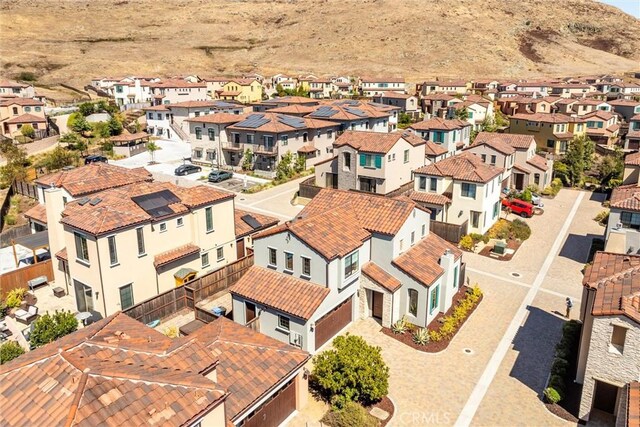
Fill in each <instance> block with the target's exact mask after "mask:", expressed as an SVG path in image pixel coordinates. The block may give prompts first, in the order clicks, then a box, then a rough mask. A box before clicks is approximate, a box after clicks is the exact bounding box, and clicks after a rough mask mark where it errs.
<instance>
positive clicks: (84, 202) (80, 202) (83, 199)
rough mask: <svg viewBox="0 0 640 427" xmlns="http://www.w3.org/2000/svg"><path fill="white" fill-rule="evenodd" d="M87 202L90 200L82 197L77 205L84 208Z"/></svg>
mask: <svg viewBox="0 0 640 427" xmlns="http://www.w3.org/2000/svg"><path fill="white" fill-rule="evenodd" d="M89 200H90V199H89V198H88V197H83V198H82V199H80V200H78V204H79V205H80V206H84V205H86V204H87V203H88V202H89Z"/></svg>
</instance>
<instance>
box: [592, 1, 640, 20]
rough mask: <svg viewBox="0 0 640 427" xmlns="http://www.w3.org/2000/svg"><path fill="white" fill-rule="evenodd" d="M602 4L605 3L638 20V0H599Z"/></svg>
mask: <svg viewBox="0 0 640 427" xmlns="http://www.w3.org/2000/svg"><path fill="white" fill-rule="evenodd" d="M600 1H601V2H602V3H607V4H610V5H612V6H615V7H617V8H619V9H622V10H623V11H624V12H627V13H628V14H629V15H632V16H635V17H636V18H639V19H640V1H638V0H600Z"/></svg>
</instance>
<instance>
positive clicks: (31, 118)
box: [3, 113, 47, 124]
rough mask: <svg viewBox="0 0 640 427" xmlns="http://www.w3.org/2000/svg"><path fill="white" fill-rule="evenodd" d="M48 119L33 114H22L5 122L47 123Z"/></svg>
mask: <svg viewBox="0 0 640 427" xmlns="http://www.w3.org/2000/svg"><path fill="white" fill-rule="evenodd" d="M46 121H47V119H45V118H44V117H40V116H35V115H33V114H29V113H26V114H21V115H19V116H18V117H13V118H11V119H9V120H5V121H4V122H3V123H7V124H19V123H45V122H46Z"/></svg>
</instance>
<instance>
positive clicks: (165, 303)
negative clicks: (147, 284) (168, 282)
mask: <svg viewBox="0 0 640 427" xmlns="http://www.w3.org/2000/svg"><path fill="white" fill-rule="evenodd" d="M185 293H186V291H185V288H184V286H181V287H179V288H175V289H171V290H169V291H167V292H163V293H161V294H160V295H157V296H155V297H153V298H151V299H148V300H146V301H143V302H141V303H139V304H136V305H134V306H133V307H129V308H128V309H126V310H124V313H125V314H126V315H127V316H129V317H132V318H134V319H136V320H137V321H139V322H142V323H150V322H152V321H154V320H157V319H166V318H167V317H169V316H171V315H172V314H175V313H177V312H179V311H180V310H182V309H183V308H185V307H186V306H187V304H186V298H185Z"/></svg>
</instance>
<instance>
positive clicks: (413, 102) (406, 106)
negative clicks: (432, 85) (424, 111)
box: [373, 92, 420, 115]
mask: <svg viewBox="0 0 640 427" xmlns="http://www.w3.org/2000/svg"><path fill="white" fill-rule="evenodd" d="M373 101H374V102H377V103H380V104H383V105H391V106H394V107H399V108H400V111H402V112H403V113H407V114H411V115H417V113H418V112H419V111H420V104H419V103H418V97H417V96H415V95H409V94H406V93H398V92H383V93H381V94H380V95H376V96H374V97H373Z"/></svg>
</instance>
